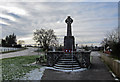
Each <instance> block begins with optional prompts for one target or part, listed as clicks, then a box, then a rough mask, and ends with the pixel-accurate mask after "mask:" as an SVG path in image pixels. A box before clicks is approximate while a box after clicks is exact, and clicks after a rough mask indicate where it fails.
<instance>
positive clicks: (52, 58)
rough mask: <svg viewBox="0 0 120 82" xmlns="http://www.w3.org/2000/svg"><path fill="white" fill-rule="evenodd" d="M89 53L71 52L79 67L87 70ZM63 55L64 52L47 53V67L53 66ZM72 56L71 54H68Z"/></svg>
mask: <svg viewBox="0 0 120 82" xmlns="http://www.w3.org/2000/svg"><path fill="white" fill-rule="evenodd" d="M90 53H91V51H81V52H76V51H74V52H73V56H74V57H75V59H76V60H77V62H78V63H79V65H80V67H83V68H87V67H89V65H90ZM64 54H68V53H65V52H64V51H55V52H53V51H48V52H47V65H48V66H54V65H55V63H56V62H57V61H58V60H59V58H60V57H62V56H63V55H64ZM69 54H71V55H72V53H69Z"/></svg>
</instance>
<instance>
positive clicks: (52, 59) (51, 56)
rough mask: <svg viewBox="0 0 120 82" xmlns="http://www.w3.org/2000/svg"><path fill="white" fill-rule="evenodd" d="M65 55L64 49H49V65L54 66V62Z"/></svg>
mask: <svg viewBox="0 0 120 82" xmlns="http://www.w3.org/2000/svg"><path fill="white" fill-rule="evenodd" d="M63 55H64V52H63V51H55V52H53V51H48V52H47V56H46V57H47V65H48V66H54V64H55V63H56V62H57V61H58V59H59V58H60V57H61V56H63Z"/></svg>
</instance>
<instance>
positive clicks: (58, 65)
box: [55, 64, 79, 67]
mask: <svg viewBox="0 0 120 82" xmlns="http://www.w3.org/2000/svg"><path fill="white" fill-rule="evenodd" d="M55 66H57V67H79V65H60V64H55Z"/></svg>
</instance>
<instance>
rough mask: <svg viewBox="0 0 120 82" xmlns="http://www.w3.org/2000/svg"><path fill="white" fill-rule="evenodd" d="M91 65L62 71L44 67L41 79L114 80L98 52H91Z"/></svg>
mask: <svg viewBox="0 0 120 82" xmlns="http://www.w3.org/2000/svg"><path fill="white" fill-rule="evenodd" d="M91 56H92V60H91V63H92V66H91V68H90V69H88V70H85V71H77V72H62V71H56V70H52V69H45V71H44V73H43V76H42V78H41V79H42V80H108V81H109V80H114V79H115V78H114V77H113V76H112V74H111V73H110V72H109V71H110V70H109V68H108V67H107V66H106V65H105V64H104V63H103V61H102V60H101V59H100V54H99V53H98V52H92V53H91Z"/></svg>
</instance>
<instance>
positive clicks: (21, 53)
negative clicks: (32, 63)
mask: <svg viewBox="0 0 120 82" xmlns="http://www.w3.org/2000/svg"><path fill="white" fill-rule="evenodd" d="M35 50H37V48H32V47H28V49H26V50H22V51H17V52H11V53H4V54H0V59H3V58H10V57H16V56H30V55H38V53H37V52H34V51H35Z"/></svg>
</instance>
